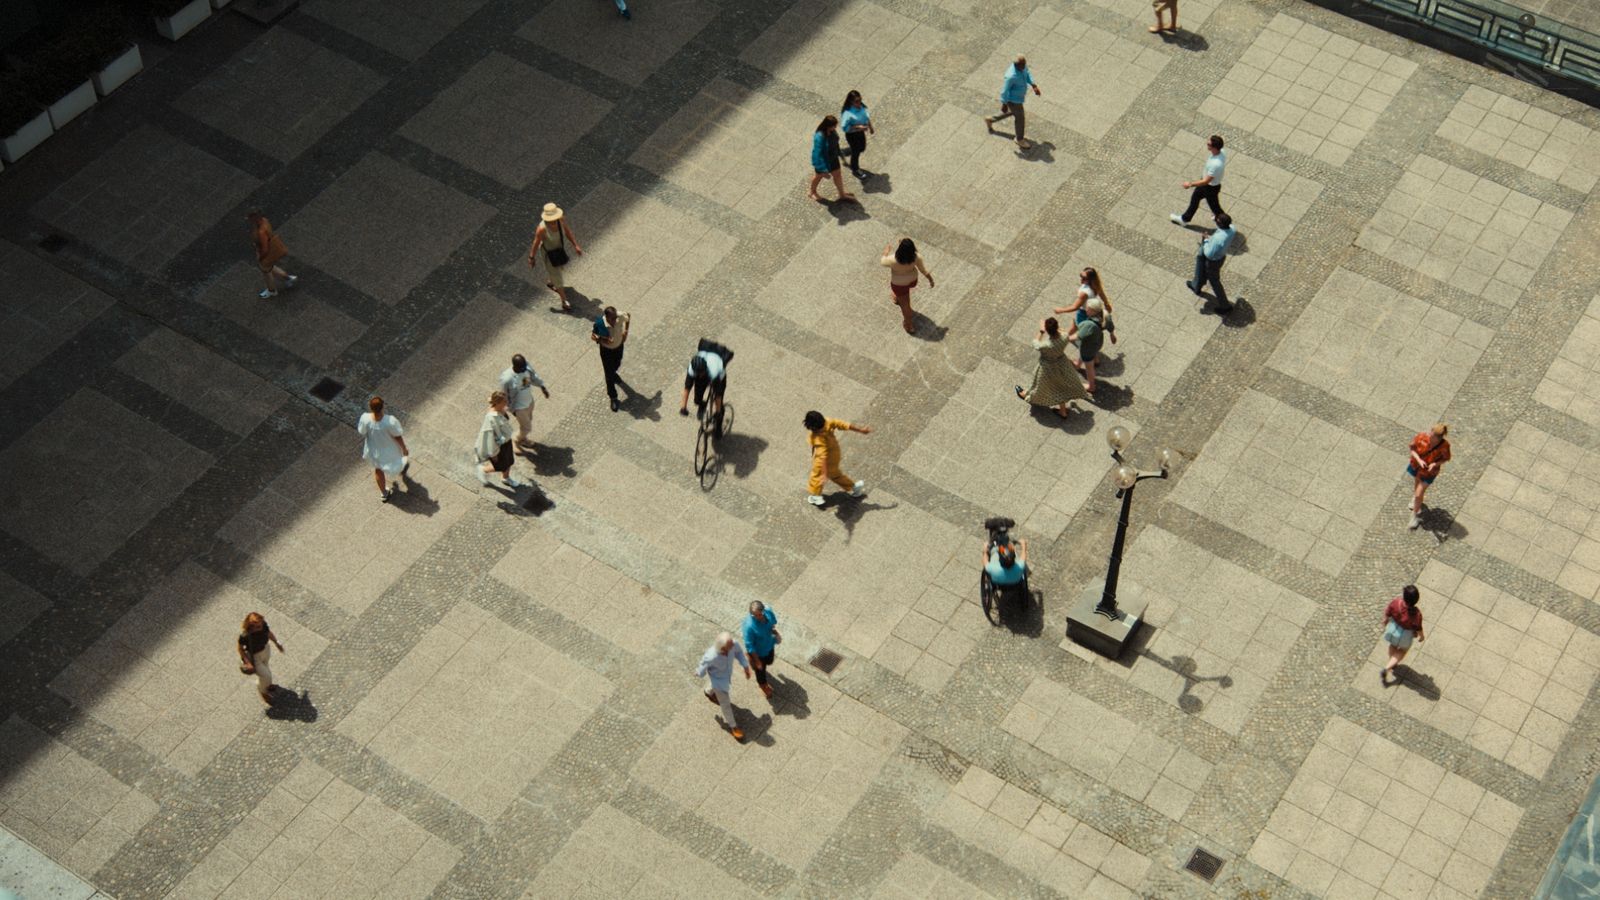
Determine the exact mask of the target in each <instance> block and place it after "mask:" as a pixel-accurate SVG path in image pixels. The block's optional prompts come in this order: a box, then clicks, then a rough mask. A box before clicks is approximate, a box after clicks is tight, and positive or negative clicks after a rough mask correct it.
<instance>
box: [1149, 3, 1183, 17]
mask: <svg viewBox="0 0 1600 900" xmlns="http://www.w3.org/2000/svg"><path fill="white" fill-rule="evenodd" d="M1150 6H1151V8H1153V9H1155V10H1157V11H1158V12H1159V11H1160V10H1163V9H1170V10H1172V12H1173V13H1174V14H1176V13H1177V11H1178V0H1150Z"/></svg>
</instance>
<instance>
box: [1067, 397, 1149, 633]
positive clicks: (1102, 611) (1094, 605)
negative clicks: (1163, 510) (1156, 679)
mask: <svg viewBox="0 0 1600 900" xmlns="http://www.w3.org/2000/svg"><path fill="white" fill-rule="evenodd" d="M1132 438H1133V435H1131V434H1129V433H1128V429H1126V428H1123V427H1122V426H1121V425H1117V426H1115V427H1113V428H1112V429H1111V430H1110V431H1109V432H1107V433H1106V443H1107V444H1110V445H1111V458H1112V459H1114V460H1116V461H1117V472H1116V483H1117V496H1118V497H1120V498H1121V499H1122V513H1121V515H1120V516H1119V517H1118V518H1117V537H1116V540H1115V541H1113V542H1112V544H1111V559H1110V561H1109V563H1108V565H1107V566H1106V577H1105V582H1104V584H1098V583H1095V582H1090V583H1089V584H1087V585H1085V586H1084V590H1083V593H1081V594H1080V595H1079V596H1078V601H1077V603H1075V604H1074V605H1073V607H1072V609H1071V610H1070V611H1069V612H1068V613H1067V637H1069V638H1071V639H1072V640H1074V641H1076V642H1078V643H1080V644H1082V645H1084V646H1085V647H1088V648H1090V649H1091V650H1093V651H1095V652H1096V653H1099V654H1100V655H1102V656H1107V657H1110V658H1112V659H1116V658H1117V657H1118V656H1121V655H1122V651H1123V650H1124V649H1125V648H1126V647H1127V646H1128V642H1129V641H1130V640H1132V639H1133V635H1134V632H1136V631H1138V630H1139V622H1140V621H1141V620H1142V619H1143V618H1144V603H1143V602H1142V601H1141V600H1139V599H1138V598H1137V597H1136V598H1135V599H1134V600H1133V601H1132V607H1133V608H1131V609H1130V608H1127V607H1119V606H1117V576H1118V574H1119V573H1120V570H1121V569H1122V546H1123V544H1124V543H1126V542H1127V539H1128V512H1129V510H1130V509H1131V508H1132V506H1133V488H1134V485H1137V484H1138V483H1139V482H1141V481H1143V480H1145V479H1146V478H1166V477H1167V475H1168V473H1169V472H1170V470H1171V469H1172V454H1171V453H1169V452H1167V451H1166V450H1162V451H1161V457H1160V458H1161V470H1160V471H1158V472H1141V471H1139V470H1138V469H1135V468H1134V467H1133V466H1130V465H1128V463H1127V461H1125V460H1124V459H1123V458H1122V451H1123V450H1125V449H1126V448H1127V446H1128V441H1130V440H1131V439H1132ZM1097 599H1098V602H1096V601H1097Z"/></svg>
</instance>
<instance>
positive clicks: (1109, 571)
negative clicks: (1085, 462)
mask: <svg viewBox="0 0 1600 900" xmlns="http://www.w3.org/2000/svg"><path fill="white" fill-rule="evenodd" d="M1131 437H1132V435H1130V434H1128V429H1126V428H1123V427H1122V426H1121V425H1114V426H1112V428H1111V430H1110V431H1108V432H1106V443H1107V444H1110V445H1111V458H1112V459H1114V460H1116V461H1117V462H1118V463H1120V465H1118V466H1117V496H1118V497H1121V498H1122V513H1121V514H1120V515H1119V516H1118V517H1117V538H1116V540H1114V541H1112V542H1111V560H1110V562H1109V563H1108V564H1107V566H1106V587H1105V592H1104V593H1102V594H1101V595H1100V602H1099V603H1097V604H1095V607H1094V611H1095V613H1096V614H1097V615H1102V616H1105V617H1106V618H1108V619H1115V618H1117V576H1118V575H1119V574H1120V573H1121V570H1122V545H1123V543H1124V542H1125V541H1126V540H1127V537H1128V511H1129V509H1131V508H1132V507H1133V487H1134V485H1136V484H1138V483H1139V482H1141V481H1143V480H1145V479H1146V478H1166V477H1167V473H1168V472H1169V471H1171V469H1172V454H1171V453H1170V452H1168V451H1166V450H1162V451H1161V471H1159V472H1141V471H1139V470H1138V469H1135V468H1134V467H1133V466H1130V465H1128V464H1127V462H1125V461H1124V460H1123V458H1122V451H1123V450H1124V449H1126V448H1127V446H1128V441H1129V439H1131Z"/></svg>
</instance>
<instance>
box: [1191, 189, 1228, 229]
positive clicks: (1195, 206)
mask: <svg viewBox="0 0 1600 900" xmlns="http://www.w3.org/2000/svg"><path fill="white" fill-rule="evenodd" d="M1221 193H1222V185H1220V184H1202V185H1198V186H1197V187H1195V189H1194V193H1192V194H1190V195H1189V208H1188V209H1186V210H1184V211H1183V221H1185V222H1187V221H1189V220H1190V219H1192V218H1194V214H1195V212H1196V211H1198V210H1199V209H1200V201H1201V200H1204V201H1205V202H1206V205H1207V206H1209V207H1211V214H1212V215H1214V216H1219V215H1222V204H1221V203H1218V202H1217V197H1218V195H1220V194H1221Z"/></svg>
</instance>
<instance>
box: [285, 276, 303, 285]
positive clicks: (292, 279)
mask: <svg viewBox="0 0 1600 900" xmlns="http://www.w3.org/2000/svg"><path fill="white" fill-rule="evenodd" d="M299 280H300V276H299V275H285V276H284V278H283V286H284V287H290V288H292V287H294V286H295V284H296V283H297V282H298V281H299Z"/></svg>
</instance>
